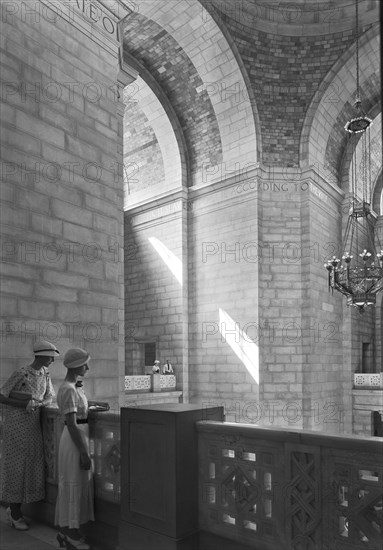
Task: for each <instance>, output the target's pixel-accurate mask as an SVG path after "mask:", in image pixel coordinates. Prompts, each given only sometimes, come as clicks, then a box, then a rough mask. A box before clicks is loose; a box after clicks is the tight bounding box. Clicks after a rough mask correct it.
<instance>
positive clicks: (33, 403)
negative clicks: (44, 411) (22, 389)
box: [25, 399, 41, 413]
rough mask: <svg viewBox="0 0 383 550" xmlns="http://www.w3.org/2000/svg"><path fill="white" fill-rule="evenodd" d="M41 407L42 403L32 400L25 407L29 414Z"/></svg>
mask: <svg viewBox="0 0 383 550" xmlns="http://www.w3.org/2000/svg"><path fill="white" fill-rule="evenodd" d="M40 406H41V403H40V402H39V401H38V400H37V399H30V400H29V401H28V403H27V406H26V407H25V410H26V411H27V413H33V412H35V410H36V409H38V408H39V407H40Z"/></svg>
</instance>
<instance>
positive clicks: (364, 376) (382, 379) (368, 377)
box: [354, 372, 383, 389]
mask: <svg viewBox="0 0 383 550" xmlns="http://www.w3.org/2000/svg"><path fill="white" fill-rule="evenodd" d="M366 387H367V388H376V389H382V388H383V372H373V373H359V372H358V373H355V374H354V388H355V389H358V388H366Z"/></svg>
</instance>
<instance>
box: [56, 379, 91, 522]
mask: <svg viewBox="0 0 383 550" xmlns="http://www.w3.org/2000/svg"><path fill="white" fill-rule="evenodd" d="M57 405H58V406H59V410H60V413H61V415H62V416H63V417H64V415H65V414H68V413H70V412H75V413H76V420H85V419H86V418H87V416H88V400H87V398H86V395H85V393H84V391H83V389H82V388H81V387H76V385H75V383H72V382H67V381H65V382H63V384H62V385H61V386H60V388H59V391H58V392H57ZM77 427H78V428H79V430H80V432H81V436H82V438H83V441H84V443H85V447H86V449H88V452H89V428H88V424H77ZM88 521H94V512H93V474H92V470H91V469H90V470H81V468H80V453H79V450H78V449H77V447H76V445H75V443H74V442H73V439H72V437H71V435H70V433H69V430H68V428H67V426H66V425H65V426H64V428H63V431H62V434H61V439H60V445H59V456H58V494H57V501H56V513H55V524H56V525H58V526H60V527H69V528H71V529H78V528H79V527H80V525H83V524H84V523H87V522H88Z"/></svg>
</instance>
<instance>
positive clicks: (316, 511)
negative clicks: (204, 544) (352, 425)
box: [197, 421, 383, 550]
mask: <svg viewBox="0 0 383 550" xmlns="http://www.w3.org/2000/svg"><path fill="white" fill-rule="evenodd" d="M197 430H198V436H199V437H198V449H199V460H200V472H201V473H200V475H201V478H200V488H201V489H200V501H199V514H200V526H201V529H203V530H204V531H208V532H210V533H214V534H216V535H220V536H221V537H225V538H228V539H231V540H232V541H233V543H232V545H231V546H230V544H228V548H233V550H234V549H235V548H236V542H239V543H243V544H245V545H246V544H247V545H248V546H249V547H250V548H254V549H255V548H257V549H258V548H259V549H260V550H287V549H288V550H363V549H365V550H383V545H382V539H383V537H382V535H383V463H382V457H383V443H382V438H379V437H376V438H361V437H360V438H358V437H357V436H342V435H327V434H324V433H315V432H308V431H305V430H293V431H292V432H290V431H288V432H287V431H286V430H278V429H277V428H273V429H272V430H269V429H267V428H260V427H259V428H258V427H256V426H247V425H245V424H234V423H219V422H209V421H205V422H198V423H197ZM267 462H269V463H270V462H271V463H272V464H271V465H267V464H265V463H267Z"/></svg>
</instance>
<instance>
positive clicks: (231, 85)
mask: <svg viewBox="0 0 383 550" xmlns="http://www.w3.org/2000/svg"><path fill="white" fill-rule="evenodd" d="M185 4H187V6H185ZM135 19H136V20H137V21H138V20H140V21H139V23H140V33H138V31H137V32H136V35H134V36H133V34H132V35H130V33H129V21H130V24H131V25H134V23H135ZM147 22H149V23H153V25H152V29H153V34H152V35H151V34H150V33H151V29H150V28H149V26H148V25H147V26H146V27H145V23H147ZM136 27H138V25H136ZM125 32H126V34H125V42H124V50H126V51H127V52H128V53H129V55H130V56H132V57H136V56H137V57H138V58H139V61H140V63H141V65H144V66H145V68H146V69H149V71H152V75H153V73H155V75H154V76H155V78H156V80H157V81H158V82H159V83H160V85H161V84H162V82H161V78H162V79H163V80H164V78H165V76H167V77H169V75H171V77H170V78H172V77H173V76H174V75H176V70H175V69H176V67H175V64H176V63H177V59H181V57H182V56H184V59H183V60H182V61H184V60H185V57H186V58H187V61H188V70H189V71H190V73H187V74H186V77H185V80H184V83H183V85H184V87H185V90H186V89H187V88H188V89H189V90H190V91H191V93H192V95H191V96H190V97H191V101H192V100H193V99H195V101H199V105H200V106H201V102H204V105H203V107H201V113H200V116H201V119H202V118H205V121H207V124H208V125H209V126H208V129H209V131H206V128H205V132H204V133H205V136H202V138H201V143H200V144H198V140H197V139H196V136H195V135H193V132H192V128H191V126H188V120H186V121H185V123H184V124H183V133H184V136H185V140H186V141H187V140H189V143H188V149H189V157H190V158H189V162H190V165H191V172H192V177H191V181H190V182H189V185H198V184H201V183H207V182H206V179H205V180H204V174H203V166H208V167H210V168H212V167H214V166H219V169H216V170H213V169H211V170H210V177H209V183H210V182H213V181H219V180H221V179H224V178H225V177H230V176H232V174H233V171H234V170H238V169H239V168H240V167H241V166H242V167H244V166H246V167H248V166H249V165H250V164H252V165H254V166H255V164H256V162H257V139H256V127H255V121H254V114H253V113H254V112H256V106H255V105H254V101H253V98H252V99H251V100H250V99H249V94H248V86H247V83H246V81H245V78H244V76H243V74H242V70H243V68H242V67H240V65H239V63H238V60H237V59H236V56H235V55H234V53H233V51H232V48H231V46H230V44H229V42H228V40H227V38H226V37H225V36H224V34H223V33H222V30H221V29H220V28H219V26H218V25H217V23H216V22H215V21H214V19H213V17H212V16H211V15H210V14H209V12H208V11H207V10H206V9H205V8H204V7H203V6H202V5H201V4H200V3H199V2H198V0H188V1H187V2H185V1H183V2H168V1H166V0H145V1H142V2H141V1H138V2H137V11H136V13H134V14H132V15H131V16H130V17H128V18H127V21H126V24H125ZM139 34H140V36H138V35H139ZM164 35H166V36H167V37H169V41H168V42H170V41H171V46H172V52H171V53H172V54H174V55H171V56H170V55H169V56H168V58H167V59H166V58H164V57H163V58H162V59H161V60H160V61H159V62H158V63H157V65H156V56H157V57H158V59H160V56H161V54H162V53H164V52H163V51H162V52H160V51H159V49H158V47H157V50H156V49H155V47H156V41H155V40H154V39H156V40H161V39H163V37H164ZM134 39H135V42H134V43H133V40H134ZM145 39H146V40H147V42H146V44H149V41H150V45H151V47H152V50H151V51H150V53H149V54H148V56H149V55H150V56H151V60H153V65H152V66H151V67H148V66H147V64H146V60H145V59H144V55H143V54H142V56H141V58H140V54H141V53H142V51H143V49H144V48H143V47H141V46H140V43H139V40H145ZM165 54H166V51H165ZM163 61H165V63H163ZM185 66H186V63H185ZM172 71H174V74H173V73H172ZM141 76H143V75H141ZM188 76H189V77H190V78H188ZM143 78H144V77H143ZM170 78H168V81H167V82H166V84H168V85H169V86H168V89H167V91H166V93H167V97H168V99H170V100H174V101H175V102H176V101H177V99H179V97H178V98H177V94H178V92H179V89H178V90H177V89H176V87H174V88H172V84H171V83H169V80H170ZM173 82H174V78H173ZM163 88H164V89H165V86H164V87H163ZM201 98H202V100H201ZM174 110H175V112H176V114H177V115H178V117H179V118H180V115H179V113H180V111H182V109H181V107H180V108H179V110H178V112H177V109H176V108H175V109H174ZM181 117H182V112H181ZM196 117H197V119H198V112H197V113H196ZM185 119H186V117H185ZM210 130H211V131H210ZM206 134H207V135H206ZM213 139H215V142H214V143H213V142H212V140H213ZM203 140H210V145H211V147H210V151H216V152H217V153H216V154H214V155H210V157H208V156H206V154H205V156H204V153H206V150H207V147H204V141H203ZM193 147H194V150H193ZM190 150H191V151H190ZM193 162H194V164H193Z"/></svg>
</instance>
